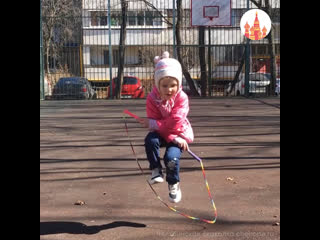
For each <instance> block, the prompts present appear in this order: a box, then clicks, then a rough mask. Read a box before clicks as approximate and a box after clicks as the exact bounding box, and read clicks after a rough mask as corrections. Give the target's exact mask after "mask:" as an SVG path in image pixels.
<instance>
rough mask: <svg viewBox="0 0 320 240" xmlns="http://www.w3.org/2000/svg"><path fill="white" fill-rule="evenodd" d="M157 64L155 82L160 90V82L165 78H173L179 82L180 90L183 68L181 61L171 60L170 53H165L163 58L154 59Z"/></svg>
mask: <svg viewBox="0 0 320 240" xmlns="http://www.w3.org/2000/svg"><path fill="white" fill-rule="evenodd" d="M153 61H154V63H155V69H154V81H155V85H156V87H157V88H158V89H159V82H160V80H161V79H162V78H164V77H173V78H175V79H177V80H178V84H179V88H181V86H182V68H181V64H180V63H179V61H177V60H176V59H174V58H169V53H168V52H167V51H165V52H164V53H163V54H162V57H159V56H156V57H155V58H154V59H153Z"/></svg>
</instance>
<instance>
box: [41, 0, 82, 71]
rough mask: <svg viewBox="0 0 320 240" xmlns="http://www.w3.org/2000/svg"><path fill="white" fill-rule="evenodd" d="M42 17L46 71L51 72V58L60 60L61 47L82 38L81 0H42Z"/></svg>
mask: <svg viewBox="0 0 320 240" xmlns="http://www.w3.org/2000/svg"><path fill="white" fill-rule="evenodd" d="M42 18H43V20H42V23H43V28H42V30H43V43H44V44H43V45H44V52H45V54H44V55H45V59H46V61H45V65H46V72H47V73H50V62H49V59H55V60H58V61H59V59H61V54H62V52H61V51H59V50H60V49H61V47H62V46H63V45H64V44H65V43H66V42H68V41H69V42H78V41H79V40H78V39H81V34H80V33H81V0H42ZM60 65H64V64H63V62H62V61H60ZM61 67H63V66H61Z"/></svg>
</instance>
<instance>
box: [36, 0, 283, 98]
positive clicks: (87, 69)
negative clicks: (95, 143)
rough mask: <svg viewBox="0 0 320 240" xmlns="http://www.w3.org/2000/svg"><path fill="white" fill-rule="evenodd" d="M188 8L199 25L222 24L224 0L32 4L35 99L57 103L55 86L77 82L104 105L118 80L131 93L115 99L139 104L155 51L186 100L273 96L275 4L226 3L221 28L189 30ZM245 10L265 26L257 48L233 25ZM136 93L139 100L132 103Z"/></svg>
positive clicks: (276, 78)
mask: <svg viewBox="0 0 320 240" xmlns="http://www.w3.org/2000/svg"><path fill="white" fill-rule="evenodd" d="M196 1H197V2H198V3H199V2H201V4H202V5H203V6H209V8H207V9H206V8H203V9H204V10H203V13H202V12H201V14H200V15H201V16H202V17H203V18H205V17H207V15H208V18H209V20H210V21H215V20H214V19H215V18H216V17H218V18H219V17H222V15H220V16H219V11H220V14H221V13H222V7H221V8H220V7H219V4H221V2H226V1H225V0H224V1H221V0H220V1H219V0H216V1H215V0H203V1H200V0H174V1H173V0H163V1H159V0H125V1H124V0H123V1H122V0H42V1H41V0H40V9H41V11H40V83H41V84H40V97H41V96H43V98H45V99H49V98H52V97H54V95H55V94H60V95H59V96H60V97H61V94H62V93H61V92H59V90H57V87H56V86H57V82H58V81H59V79H60V78H66V77H82V78H86V79H87V80H88V81H89V82H90V84H91V86H92V87H93V88H94V90H95V92H96V95H95V96H96V97H95V98H97V99H107V98H110V94H114V92H115V88H114V85H116V83H117V82H118V81H115V80H114V85H112V84H110V83H111V81H110V79H113V78H115V79H118V77H120V78H122V76H124V77H125V78H127V79H131V80H123V86H122V88H123V87H124V85H130V84H131V85H132V86H131V92H130V91H129V90H128V91H127V92H124V91H120V92H121V94H122V95H123V97H146V96H147V94H148V93H149V92H150V91H151V88H152V85H153V67H154V66H153V59H154V57H155V56H156V55H161V54H162V52H163V51H168V52H169V53H170V55H171V57H174V58H177V59H178V60H179V61H180V62H181V63H182V64H183V69H184V80H183V88H184V90H185V91H186V92H188V94H189V95H190V96H191V97H192V96H199V95H201V96H203V97H205V96H233V95H248V94H255V95H256V94H259V95H263V96H268V95H275V94H279V93H280V0H265V1H252V0H231V1H230V8H229V14H230V18H229V23H227V25H223V26H216V25H211V26H193V24H192V20H193V19H195V18H196V17H199V16H197V14H195V11H196V10H195V8H192V6H193V5H192V3H195V2H196ZM227 2H228V1H227ZM198 3H197V4H198ZM216 6H218V7H216ZM201 7H202V6H201ZM250 9H261V10H263V11H265V12H266V13H267V14H268V15H269V16H270V18H271V21H272V28H271V31H270V32H269V34H268V35H267V36H266V37H265V38H263V39H261V40H248V38H246V37H245V36H244V35H243V34H242V33H241V28H240V19H241V17H242V16H243V14H244V13H245V12H247V11H248V10H250ZM207 10H208V11H207ZM201 11H202V10H201ZM210 14H212V16H211V15H210ZM214 14H217V15H216V17H215V16H214ZM210 18H211V19H210ZM212 19H213V20H212ZM252 22H253V20H252ZM259 27H260V28H261V31H262V25H261V26H259ZM250 30H251V29H250ZM118 73H123V74H122V75H120V74H118ZM189 77H190V78H189ZM132 78H134V79H137V80H136V81H133V80H132ZM79 79H80V78H79ZM67 82H68V81H67ZM190 84H192V85H193V86H191V85H190ZM110 86H113V87H112V88H111V87H110ZM67 88H68V87H65V88H64V89H66V90H67ZM78 89H80V91H88V89H86V88H78ZM141 89H142V90H141ZM138 90H139V91H143V94H140V95H137V94H136V95H134V94H133V92H134V91H138ZM75 94H77V93H74V92H73V95H75ZM67 95H68V94H67Z"/></svg>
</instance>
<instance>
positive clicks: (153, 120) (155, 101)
mask: <svg viewBox="0 0 320 240" xmlns="http://www.w3.org/2000/svg"><path fill="white" fill-rule="evenodd" d="M154 62H155V71H154V80H155V86H154V88H153V89H152V92H151V93H150V94H149V95H148V97H147V117H148V118H147V119H141V120H140V123H141V124H142V125H143V126H144V127H147V128H148V129H149V131H150V132H149V133H148V135H147V136H146V138H145V150H146V154H147V158H148V161H149V163H150V165H149V167H150V170H152V174H151V177H150V180H149V182H150V183H151V184H154V183H160V182H163V174H162V165H161V163H160V147H166V151H165V154H164V157H163V160H164V163H165V166H166V181H167V182H168V188H169V201H171V202H175V203H177V202H179V201H180V200H181V190H180V178H179V171H180V157H181V153H182V152H183V151H186V150H188V148H189V146H188V143H191V142H193V138H194V135H193V130H192V127H191V124H190V122H189V121H188V119H187V115H188V112H189V99H188V96H187V95H186V94H185V93H184V92H183V91H182V84H181V83H182V69H181V65H180V63H179V62H178V61H177V60H175V59H173V58H169V53H168V52H164V53H163V55H162V58H160V57H158V56H157V57H155V59H154Z"/></svg>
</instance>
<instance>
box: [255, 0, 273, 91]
mask: <svg viewBox="0 0 320 240" xmlns="http://www.w3.org/2000/svg"><path fill="white" fill-rule="evenodd" d="M250 1H251V2H252V3H253V4H255V5H256V6H257V7H258V8H259V9H261V10H263V11H265V12H266V13H267V14H268V15H269V16H270V17H272V16H273V15H274V12H273V8H272V6H271V4H270V1H269V0H264V4H263V1H262V0H258V1H256V0H250ZM274 29H275V27H274V24H271V31H270V32H269V34H268V36H267V39H268V45H269V47H268V50H269V56H270V73H271V84H270V93H269V94H270V95H275V88H276V77H277V73H276V57H275V56H276V48H275V43H274V31H272V30H274Z"/></svg>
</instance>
